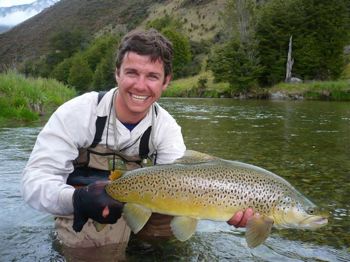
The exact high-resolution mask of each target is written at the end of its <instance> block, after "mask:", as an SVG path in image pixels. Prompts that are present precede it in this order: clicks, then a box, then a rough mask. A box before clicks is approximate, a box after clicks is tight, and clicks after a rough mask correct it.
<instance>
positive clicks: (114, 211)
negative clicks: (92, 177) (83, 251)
mask: <svg viewBox="0 0 350 262" xmlns="http://www.w3.org/2000/svg"><path fill="white" fill-rule="evenodd" d="M106 184H108V182H106V181H97V182H94V183H92V184H90V185H88V186H85V187H82V188H77V189H75V191H74V193H73V207H74V221H73V229H74V231H75V232H80V231H81V230H82V228H83V226H84V225H85V223H86V222H87V220H88V219H89V218H91V219H92V220H94V221H96V222H98V223H100V224H114V223H116V222H117V220H118V219H119V218H120V217H121V214H122V210H123V206H124V205H123V203H120V202H118V201H116V200H114V199H113V198H111V197H110V196H109V195H108V194H107V193H106V191H105V186H106ZM105 208H108V210H109V214H108V215H106V212H104V209H105ZM107 213H108V212H107Z"/></svg>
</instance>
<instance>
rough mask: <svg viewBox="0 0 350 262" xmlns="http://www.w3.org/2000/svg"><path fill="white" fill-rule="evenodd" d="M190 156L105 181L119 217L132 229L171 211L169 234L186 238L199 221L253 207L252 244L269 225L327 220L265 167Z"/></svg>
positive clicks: (307, 225) (316, 224)
mask: <svg viewBox="0 0 350 262" xmlns="http://www.w3.org/2000/svg"><path fill="white" fill-rule="evenodd" d="M190 155H192V156H190V157H184V158H183V159H181V160H180V161H178V162H177V163H174V164H168V165H158V166H153V167H147V168H141V169H137V170H133V171H129V172H126V173H125V174H124V175H123V176H122V177H121V178H119V179H117V180H114V181H112V182H111V183H109V184H108V185H107V186H106V191H107V193H108V194H109V195H110V196H111V197H113V198H114V199H116V200H118V201H120V202H125V203H126V204H125V206H124V210H123V216H124V218H125V220H126V221H127V224H128V225H129V227H130V228H131V230H132V231H133V232H134V233H137V232H139V231H140V230H141V229H142V228H143V226H144V225H145V224H146V222H147V221H148V219H149V217H150V216H151V214H152V212H155V213H160V214H166V215H172V216H174V218H173V219H172V221H171V228H172V231H173V234H174V236H175V237H176V238H177V239H179V240H180V241H185V240H187V239H189V238H190V237H191V236H192V234H193V233H194V232H195V230H196V226H197V222H198V220H201V219H205V220H214V221H228V220H229V219H230V218H231V217H232V216H233V214H234V213H235V212H237V211H239V210H244V209H246V208H248V207H252V208H253V209H254V211H255V212H257V213H259V216H254V217H253V218H251V219H250V220H249V221H248V223H247V226H246V234H245V237H246V241H247V244H248V246H249V247H251V248H253V247H256V246H258V245H260V244H261V243H263V242H264V241H265V240H266V238H267V237H268V235H269V234H270V231H271V228H272V226H274V227H276V228H297V229H317V228H320V227H322V226H324V225H326V224H327V223H328V220H327V217H326V216H325V215H322V214H321V213H320V212H318V211H317V208H316V206H315V205H314V204H313V203H312V202H311V201H310V200H308V199H307V198H306V197H304V196H303V195H302V194H301V193H299V192H298V191H297V190H296V189H295V188H294V187H293V186H292V185H291V184H290V183H288V182H287V181H286V180H284V179H283V178H281V177H279V176H277V175H275V174H273V173H271V172H269V171H267V170H265V169H262V168H259V167H257V166H253V165H250V164H245V163H241V162H236V161H229V160H223V159H218V158H213V157H204V159H205V161H199V160H198V159H199V158H201V157H202V156H203V155H201V154H199V153H196V152H193V151H192V152H191V154H190ZM193 155H195V156H196V157H195V158H196V160H195V161H194V160H193V158H192V157H193ZM197 156H200V157H197ZM204 156H205V155H204Z"/></svg>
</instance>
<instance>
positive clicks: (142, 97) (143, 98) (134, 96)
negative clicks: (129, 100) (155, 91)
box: [132, 95, 147, 100]
mask: <svg viewBox="0 0 350 262" xmlns="http://www.w3.org/2000/svg"><path fill="white" fill-rule="evenodd" d="M132 97H133V98H135V99H138V100H146V98H147V96H138V95H132Z"/></svg>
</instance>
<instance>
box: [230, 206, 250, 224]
mask: <svg viewBox="0 0 350 262" xmlns="http://www.w3.org/2000/svg"><path fill="white" fill-rule="evenodd" d="M253 216H254V211H253V209H252V208H247V209H246V210H245V211H238V212H236V213H235V214H234V215H233V217H232V218H231V219H230V220H229V221H227V223H228V224H229V225H231V226H234V227H245V226H246V225H247V221H248V219H249V218H251V217H253Z"/></svg>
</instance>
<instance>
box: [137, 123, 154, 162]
mask: <svg viewBox="0 0 350 262" xmlns="http://www.w3.org/2000/svg"><path fill="white" fill-rule="evenodd" d="M151 131H152V126H150V127H148V128H147V130H146V131H145V133H143V135H142V137H141V140H140V148H139V156H140V158H141V159H146V158H147V157H148V153H149V146H148V142H149V137H150V135H151Z"/></svg>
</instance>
